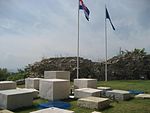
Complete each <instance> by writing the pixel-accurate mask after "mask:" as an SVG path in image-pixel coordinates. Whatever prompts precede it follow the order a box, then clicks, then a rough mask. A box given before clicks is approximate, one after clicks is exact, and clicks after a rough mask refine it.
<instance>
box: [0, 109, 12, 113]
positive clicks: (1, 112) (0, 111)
mask: <svg viewBox="0 0 150 113" xmlns="http://www.w3.org/2000/svg"><path fill="white" fill-rule="evenodd" d="M0 113H14V112H12V111H9V110H6V109H5V110H0Z"/></svg>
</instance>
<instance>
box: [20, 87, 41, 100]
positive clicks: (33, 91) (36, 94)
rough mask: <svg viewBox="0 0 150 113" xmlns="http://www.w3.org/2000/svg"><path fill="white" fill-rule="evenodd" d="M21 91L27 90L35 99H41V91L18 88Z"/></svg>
mask: <svg viewBox="0 0 150 113" xmlns="http://www.w3.org/2000/svg"><path fill="white" fill-rule="evenodd" d="M17 89H19V90H26V91H31V92H32V94H33V98H38V97H39V91H38V90H36V89H29V88H17Z"/></svg>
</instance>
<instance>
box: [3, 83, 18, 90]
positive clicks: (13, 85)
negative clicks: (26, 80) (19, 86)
mask: <svg viewBox="0 0 150 113" xmlns="http://www.w3.org/2000/svg"><path fill="white" fill-rule="evenodd" d="M8 89H16V82H13V81H0V90H8Z"/></svg>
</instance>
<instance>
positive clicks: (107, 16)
mask: <svg viewBox="0 0 150 113" xmlns="http://www.w3.org/2000/svg"><path fill="white" fill-rule="evenodd" d="M105 10H106V19H109V21H110V24H111V26H112V28H113V30H115V27H114V25H113V24H112V21H111V18H110V16H109V13H108V10H107V8H105Z"/></svg>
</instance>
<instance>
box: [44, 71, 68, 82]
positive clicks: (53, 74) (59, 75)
mask: <svg viewBox="0 0 150 113" xmlns="http://www.w3.org/2000/svg"><path fill="white" fill-rule="evenodd" d="M44 78H45V79H65V80H69V81H70V72H69V71H44Z"/></svg>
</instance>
